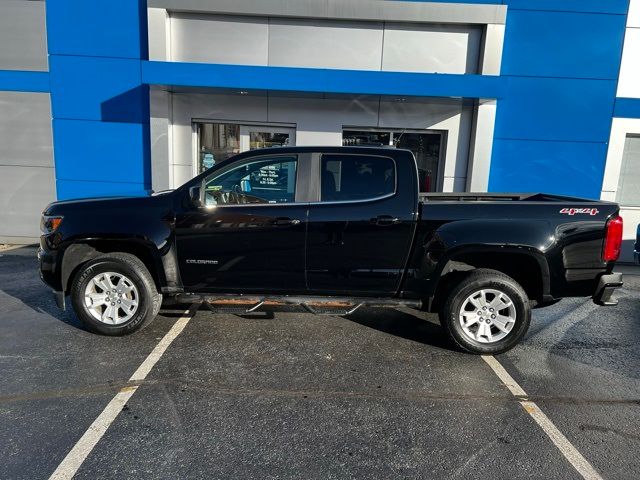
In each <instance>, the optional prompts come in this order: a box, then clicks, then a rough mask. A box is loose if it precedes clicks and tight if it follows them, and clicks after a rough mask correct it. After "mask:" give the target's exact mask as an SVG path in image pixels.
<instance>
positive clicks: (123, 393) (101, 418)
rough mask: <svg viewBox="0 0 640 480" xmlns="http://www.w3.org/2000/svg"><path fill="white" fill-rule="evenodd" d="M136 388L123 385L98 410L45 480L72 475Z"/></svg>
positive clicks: (169, 337) (173, 333) (178, 327)
mask: <svg viewBox="0 0 640 480" xmlns="http://www.w3.org/2000/svg"><path fill="white" fill-rule="evenodd" d="M193 313H194V311H193V310H189V311H188V312H186V313H185V316H183V317H181V318H179V319H178V320H177V321H176V323H175V324H174V325H173V327H171V329H170V330H169V331H168V332H167V334H166V335H165V336H164V337H162V340H160V342H159V343H158V344H157V345H156V346H155V348H154V349H153V351H152V352H151V353H150V354H149V355H148V356H147V358H146V359H145V360H144V362H142V363H141V364H140V366H139V367H138V369H137V370H136V371H135V372H134V374H133V375H131V378H129V381H130V382H136V381H141V380H144V379H145V378H146V377H147V375H148V374H149V372H150V371H151V369H152V368H153V367H154V365H155V364H156V363H157V362H158V360H160V357H162V354H164V352H165V351H166V350H167V347H168V346H169V345H171V342H173V341H174V340H175V339H176V337H177V336H178V335H180V332H182V330H184V327H186V326H187V323H189V320H190V319H191V318H192V317H193ZM136 390H138V386H137V385H133V386H129V387H124V388H122V389H120V391H119V392H118V393H117V394H116V396H115V397H113V398H112V399H111V401H110V402H109V403H108V404H107V406H106V407H105V408H104V410H103V411H102V413H101V414H100V415H98V418H96V419H95V420H94V421H93V423H92V424H91V425H90V426H89V428H88V429H87V431H86V432H85V433H84V435H82V437H80V440H78V442H77V443H76V444H75V445H74V446H73V448H72V449H71V451H70V452H69V453H68V454H67V456H66V457H64V460H62V462H61V463H60V465H58V468H56V470H55V472H53V474H51V477H49V480H63V479H71V478H73V476H74V475H75V474H76V472H77V471H78V469H79V468H80V467H81V466H82V463H83V462H84V461H85V459H86V458H87V457H88V456H89V454H90V453H91V450H93V447H95V446H96V444H97V443H98V442H99V441H100V439H101V438H102V436H103V435H104V434H105V432H106V431H107V429H108V428H109V426H110V425H111V424H112V423H113V421H114V420H115V419H116V417H117V416H118V414H119V413H120V412H121V411H122V408H123V407H124V406H125V404H126V403H127V402H128V401H129V399H130V398H131V397H132V396H133V394H134V393H136Z"/></svg>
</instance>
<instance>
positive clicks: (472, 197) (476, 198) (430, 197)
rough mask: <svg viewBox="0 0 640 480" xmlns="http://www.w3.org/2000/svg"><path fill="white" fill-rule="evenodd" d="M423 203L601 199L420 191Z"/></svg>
mask: <svg viewBox="0 0 640 480" xmlns="http://www.w3.org/2000/svg"><path fill="white" fill-rule="evenodd" d="M418 198H419V201H420V202H421V203H427V202H515V201H518V202H571V203H576V202H578V203H591V202H594V201H597V202H601V200H589V199H586V198H578V197H568V196H564V195H552V194H547V193H474V192H464V193H462V192H460V193H420V194H419V195H418Z"/></svg>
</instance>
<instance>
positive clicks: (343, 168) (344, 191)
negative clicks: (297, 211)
mask: <svg viewBox="0 0 640 480" xmlns="http://www.w3.org/2000/svg"><path fill="white" fill-rule="evenodd" d="M320 172H321V175H320V201H322V202H350V201H362V200H372V199H376V198H380V197H385V196H388V195H392V194H394V193H395V190H396V166H395V162H394V161H393V160H392V159H391V158H388V157H377V156H373V155H357V154H356V155H353V154H349V155H345V154H324V155H322V157H321V162H320Z"/></svg>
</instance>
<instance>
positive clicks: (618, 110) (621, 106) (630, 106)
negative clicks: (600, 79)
mask: <svg viewBox="0 0 640 480" xmlns="http://www.w3.org/2000/svg"><path fill="white" fill-rule="evenodd" d="M613 116H614V117H618V118H640V98H616V103H615V106H614V109H613Z"/></svg>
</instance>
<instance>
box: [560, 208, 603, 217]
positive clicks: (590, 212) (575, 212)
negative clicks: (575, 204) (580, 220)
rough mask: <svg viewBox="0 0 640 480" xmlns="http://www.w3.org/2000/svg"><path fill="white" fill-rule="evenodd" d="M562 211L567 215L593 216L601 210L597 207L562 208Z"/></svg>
mask: <svg viewBox="0 0 640 480" xmlns="http://www.w3.org/2000/svg"><path fill="white" fill-rule="evenodd" d="M560 213H564V214H565V215H578V214H584V215H591V216H593V215H597V214H598V213H600V212H599V210H598V209H597V208H563V209H562V210H560Z"/></svg>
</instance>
